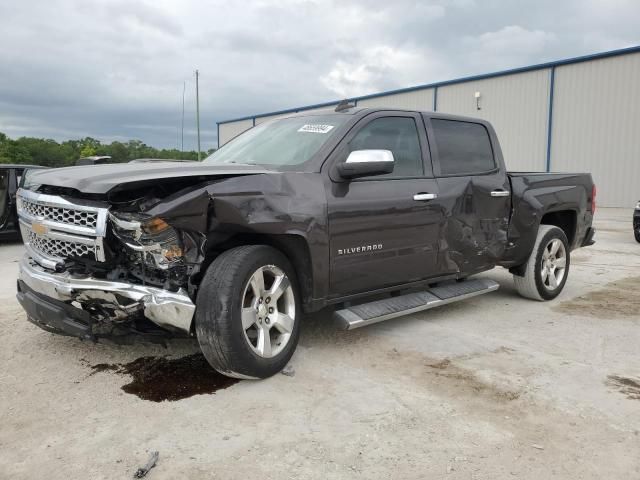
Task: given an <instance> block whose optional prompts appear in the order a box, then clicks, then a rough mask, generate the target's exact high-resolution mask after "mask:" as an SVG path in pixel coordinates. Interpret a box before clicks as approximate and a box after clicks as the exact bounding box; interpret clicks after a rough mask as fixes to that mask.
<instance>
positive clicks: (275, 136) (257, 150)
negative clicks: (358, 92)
mask: <svg viewBox="0 0 640 480" xmlns="http://www.w3.org/2000/svg"><path fill="white" fill-rule="evenodd" d="M348 118H349V115H337V114H334V115H312V116H305V117H292V118H282V119H279V120H273V121H270V122H266V123H263V124H261V125H258V126H257V127H254V128H252V129H250V130H247V131H246V132H245V133H243V134H242V135H240V136H238V137H236V138H234V139H233V140H231V141H230V142H229V143H227V144H226V145H224V146H223V147H221V148H219V149H218V150H216V151H215V152H214V153H213V154H211V155H210V156H209V157H207V158H206V159H205V160H204V162H205V163H209V164H214V165H215V164H218V165H220V164H227V163H242V164H245V165H265V166H273V167H276V168H277V167H285V166H287V165H300V164H302V163H305V162H307V161H309V160H310V159H311V157H313V155H315V154H316V153H317V152H318V150H320V147H322V145H324V144H325V143H326V142H327V140H329V139H330V138H331V136H332V135H333V134H334V133H335V131H336V130H337V127H338V126H340V125H342V124H343V123H344V122H345V121H346V120H347V119H348Z"/></svg>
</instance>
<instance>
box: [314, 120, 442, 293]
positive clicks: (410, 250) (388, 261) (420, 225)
mask: <svg viewBox="0 0 640 480" xmlns="http://www.w3.org/2000/svg"><path fill="white" fill-rule="evenodd" d="M369 149H374V150H375V149H383V150H390V151H391V152H392V153H393V156H394V161H395V166H394V171H393V173H391V174H387V175H381V176H373V177H368V178H359V179H355V180H351V181H332V180H331V179H329V178H328V177H325V178H327V186H326V187H327V197H328V198H327V202H328V218H329V233H330V270H331V273H330V276H331V278H330V295H331V296H332V297H334V298H335V297H342V296H347V295H351V294H357V293H362V292H367V291H372V290H376V289H380V288H384V287H391V286H394V285H401V284H405V283H408V282H412V281H416V280H421V279H424V278H427V277H429V276H433V275H435V274H436V273H437V269H436V260H437V246H438V235H439V229H440V223H441V220H442V213H441V209H440V208H439V206H438V203H437V198H436V199H433V200H430V198H431V197H437V194H438V185H437V182H436V180H435V179H434V178H433V176H432V171H431V164H430V159H429V150H428V146H427V138H426V134H425V129H424V123H423V120H422V118H421V117H420V116H419V115H418V114H411V113H407V112H402V113H400V112H397V113H396V112H379V113H375V114H371V115H368V116H366V117H364V118H363V119H362V120H361V121H360V122H359V123H358V124H357V125H356V126H355V127H354V129H352V131H351V132H350V133H349V135H348V136H347V137H346V138H345V139H344V140H343V141H342V142H341V144H340V146H339V147H338V148H337V150H336V152H335V153H334V155H333V156H332V158H330V159H329V162H327V163H329V164H331V163H333V162H340V161H344V160H345V159H346V157H347V156H348V154H349V153H350V152H351V151H355V150H369ZM425 160H426V162H425Z"/></svg>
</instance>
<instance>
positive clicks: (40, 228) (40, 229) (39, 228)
mask: <svg viewBox="0 0 640 480" xmlns="http://www.w3.org/2000/svg"><path fill="white" fill-rule="evenodd" d="M31 230H32V231H33V233H35V234H36V235H45V234H46V233H47V232H49V229H48V228H47V227H46V226H45V225H43V224H41V223H38V222H33V223H32V224H31Z"/></svg>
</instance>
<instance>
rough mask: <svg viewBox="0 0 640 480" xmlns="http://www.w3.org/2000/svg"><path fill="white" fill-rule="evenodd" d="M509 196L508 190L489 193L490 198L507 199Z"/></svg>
mask: <svg viewBox="0 0 640 480" xmlns="http://www.w3.org/2000/svg"><path fill="white" fill-rule="evenodd" d="M509 195H511V192H509V191H508V190H494V191H492V192H491V196H492V197H508V196H509Z"/></svg>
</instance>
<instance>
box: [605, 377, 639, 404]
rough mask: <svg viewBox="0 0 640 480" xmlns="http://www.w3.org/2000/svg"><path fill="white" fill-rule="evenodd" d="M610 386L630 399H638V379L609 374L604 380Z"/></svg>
mask: <svg viewBox="0 0 640 480" xmlns="http://www.w3.org/2000/svg"><path fill="white" fill-rule="evenodd" d="M605 384H607V385H608V386H610V387H614V388H616V389H618V390H619V391H620V393H622V394H624V395H626V397H627V398H630V399H632V400H640V379H639V378H631V377H623V376H621V375H609V376H608V377H607V381H606V382H605Z"/></svg>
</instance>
